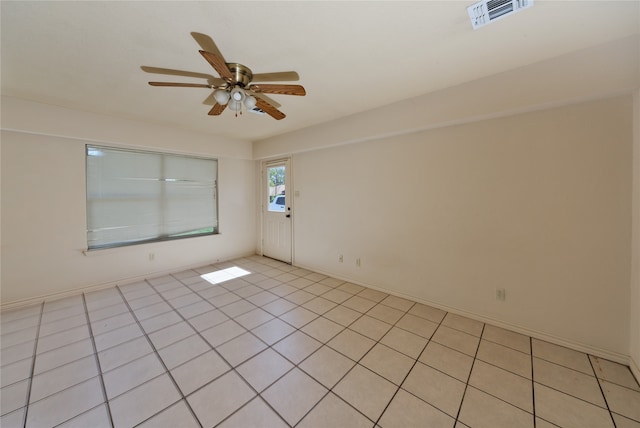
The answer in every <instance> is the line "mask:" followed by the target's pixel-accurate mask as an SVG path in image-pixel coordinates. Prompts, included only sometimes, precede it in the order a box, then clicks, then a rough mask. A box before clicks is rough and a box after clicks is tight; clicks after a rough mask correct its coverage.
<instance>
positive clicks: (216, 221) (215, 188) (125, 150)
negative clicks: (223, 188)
mask: <svg viewBox="0 0 640 428" xmlns="http://www.w3.org/2000/svg"><path fill="white" fill-rule="evenodd" d="M92 149H93V150H106V151H111V152H120V153H135V154H138V155H151V156H156V157H157V156H160V157H162V162H165V159H166V158H182V159H194V160H204V161H211V162H213V163H214V164H215V174H213V177H212V178H213V195H212V202H213V204H214V207H213V214H214V216H215V217H214V224H213V225H212V226H208V227H207V228H210V227H212V229H213V230H212V231H206V232H201V233H194V232H182V233H176V234H171V235H158V236H156V237H153V238H149V239H137V240H136V239H133V240H127V241H113V242H109V243H105V244H99V245H93V246H92V245H90V233H91V227H92V225H91V221H90V214H91V210H90V208H89V205H90V204H91V199H92V198H91V197H90V193H89V192H90V189H89V174H90V168H89V157H90V154H89V153H90V150H92ZM219 167H220V162H219V159H218V158H214V157H206V156H197V155H187V154H178V153H170V152H164V151H155V150H145V149H137V148H128V147H117V146H106V145H100V144H86V145H85V190H86V192H85V208H86V213H85V215H86V225H87V228H86V235H85V238H86V241H87V251H89V252H91V251H99V250H105V249H113V248H123V247H132V246H136V245H143V244H150V243H156V242H167V241H176V240H182V239H189V238H199V237H203V236H213V235H219V234H220V216H219ZM158 175H159V177H158V178H156V179H157V180H158V181H159V182H162V183H163V185H166V183H167V182H171V181H173V180H171V179H169V178H168V177H161V176H160V174H158ZM94 199H95V198H94ZM151 199H153V200H156V201H158V202H159V206H164V207H165V208H166V206H167V205H166V204H164V202H166V201H167V200H169V198H167V197H166V194H165V191H161V192H160V196H159V197H157V198H156V197H154V198H151ZM103 200H105V199H103ZM156 213H157V214H158V215H159V216H160V217H164V214H163V213H162V212H161V210H160V209H158V211H156ZM165 213H166V211H165ZM166 228H167V224H166V222H165V223H163V225H162V226H160V229H161V230H164V229H166Z"/></svg>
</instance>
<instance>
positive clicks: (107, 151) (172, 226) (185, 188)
mask: <svg viewBox="0 0 640 428" xmlns="http://www.w3.org/2000/svg"><path fill="white" fill-rule="evenodd" d="M217 175H218V162H217V160H215V159H205V158H196V157H188V156H178V155H170V154H164V153H153V152H141V151H133V150H124V149H114V148H107V147H99V146H87V229H88V230H87V243H88V248H89V249H97V248H108V247H117V246H124V245H131V244H138V243H144V242H153V241H162V240H168V239H177V238H184V237H192V236H200V235H210V234H215V233H218V207H217V197H216V193H217Z"/></svg>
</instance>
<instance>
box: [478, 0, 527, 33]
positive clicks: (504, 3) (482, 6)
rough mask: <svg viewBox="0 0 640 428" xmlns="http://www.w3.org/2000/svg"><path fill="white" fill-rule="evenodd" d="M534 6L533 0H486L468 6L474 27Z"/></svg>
mask: <svg viewBox="0 0 640 428" xmlns="http://www.w3.org/2000/svg"><path fill="white" fill-rule="evenodd" d="M531 6H533V0H485V1H481V2H479V3H476V4H473V5H471V6H469V7H468V8H467V12H469V18H471V25H472V26H473V29H474V30H475V29H476V28H480V27H483V26H485V25H487V24H489V23H491V22H493V21H495V20H496V19H500V18H504V17H505V16H508V15H511V14H513V13H516V12H519V11H520V10H522V9H526V8H528V7H531Z"/></svg>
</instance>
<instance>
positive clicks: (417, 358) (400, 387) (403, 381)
mask: <svg viewBox="0 0 640 428" xmlns="http://www.w3.org/2000/svg"><path fill="white" fill-rule="evenodd" d="M415 305H417V302H414V304H413V305H411V306H410V307H409V309H407V311H406V312H405V313H404V315H406V314H408V313H409V311H410V310H411V309H412V308H413V307H414V306H415ZM447 314H448V312H445V314H444V316H443V317H442V319H441V320H440V322H439V323H438V326H437V327H436V328H435V329H433V333H431V336H429V338H428V339H427V343H425V344H424V346H423V347H422V350H421V351H420V353H419V354H418V356H417V357H416V359H415V361H414V362H413V364H412V365H411V368H410V369H409V371H407V374H406V375H405V376H404V378H403V379H402V381H401V382H400V384H399V385H398V388H397V389H396V392H394V393H393V395H392V396H391V398H390V399H389V402H388V403H387V405H386V406H385V407H384V409H382V413H380V416H378V419H376V421H375V422H374V424H375V425H374V426H377V425H378V423H380V419H382V416H384V413H385V412H386V411H387V409H388V408H389V406H390V405H391V402H392V401H393V399H394V398H396V395H398V392H400V390H401V389H402V385H404V383H405V381H406V380H407V378H408V377H409V375H410V374H411V371H412V370H413V369H414V367H415V366H416V365H417V364H418V362H419V360H420V357H421V356H422V354H423V353H424V350H425V349H427V346H428V345H429V343H430V342H431V339H432V338H433V335H434V334H436V331H438V329H439V328H440V326H441V325H442V322H443V321H444V319H445V318H446V317H447ZM404 315H403V316H402V317H400V319H402V318H404ZM400 319H399V320H398V321H396V322H395V324H393V326H392V327H391V328H393V327H395V325H396V324H397V323H398V322H399V321H400ZM398 328H400V329H402V327H398ZM407 331H408V330H407ZM410 333H411V332H410ZM413 334H415V333H413ZM417 336H419V335H417ZM383 337H384V336H383ZM420 337H422V336H420ZM383 345H384V344H383ZM374 346H375V345H374ZM372 349H373V348H372ZM391 349H393V348H391ZM394 351H395V349H394ZM396 352H399V351H396ZM365 355H366V354H365ZM403 355H404V354H403ZM362 358H364V356H363V357H362ZM403 391H404V390H403ZM407 393H409V394H411V393H410V392H409V391H407ZM411 395H413V394H411ZM413 396H414V397H415V395H413ZM416 398H418V399H419V400H422V399H421V398H420V397H416ZM422 401H424V400H422ZM424 402H425V403H427V402H426V401H424ZM427 404H429V405H430V406H432V407H433V408H435V409H437V410H438V411H440V412H442V413H444V414H445V415H446V414H447V413H446V412H443V411H442V410H441V409H438V408H437V407H436V406H434V405H433V404H431V403H427ZM454 422H455V420H454Z"/></svg>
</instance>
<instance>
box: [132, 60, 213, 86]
mask: <svg viewBox="0 0 640 428" xmlns="http://www.w3.org/2000/svg"><path fill="white" fill-rule="evenodd" d="M140 68H141V69H142V71H144V72H146V73H154V74H166V75H170V76H184V77H195V78H197V79H205V80H209V81H212V80H220V79H219V78H217V77H215V76H212V75H211V74H205V73H196V72H194V71H185V70H174V69H171V68H160V67H148V66H146V65H143V66H142V67H140ZM220 83H221V84H222V82H220Z"/></svg>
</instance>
